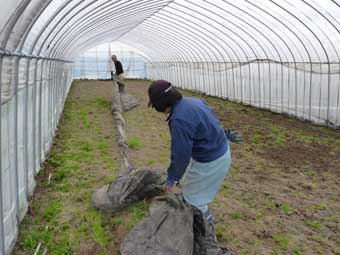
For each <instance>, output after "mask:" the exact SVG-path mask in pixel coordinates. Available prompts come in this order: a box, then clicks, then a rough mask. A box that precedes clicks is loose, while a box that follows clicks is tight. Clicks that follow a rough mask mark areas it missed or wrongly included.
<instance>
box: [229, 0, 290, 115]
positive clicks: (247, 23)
mask: <svg viewBox="0 0 340 255" xmlns="http://www.w3.org/2000/svg"><path fill="white" fill-rule="evenodd" d="M223 2H224V3H226V4H228V5H230V6H232V7H234V8H236V9H237V10H239V11H241V12H243V13H245V14H246V15H247V16H250V17H252V18H253V19H255V20H257V21H258V22H260V24H262V25H264V26H265V27H267V29H269V31H271V32H272V33H273V34H274V35H276V36H278V38H279V39H280V40H281V41H282V42H284V40H282V38H281V37H280V36H279V35H278V34H277V33H276V32H273V30H272V29H270V28H269V27H268V26H267V25H266V24H265V23H264V22H261V21H260V20H259V19H257V18H255V17H254V16H253V15H251V14H250V13H249V12H247V11H244V10H242V9H241V8H239V7H238V6H236V5H234V4H231V3H229V2H226V1H223ZM223 11H224V12H227V13H228V14H229V15H232V16H233V17H235V18H236V19H238V20H241V21H242V22H244V23H246V25H248V26H250V27H251V28H252V29H254V30H255V31H256V32H258V33H260V34H261V35H262V36H263V37H264V38H265V39H266V40H267V41H268V42H269V44H271V46H272V47H273V49H274V50H275V51H276V53H277V54H278V57H279V59H280V62H282V57H281V54H280V52H279V51H278V49H277V48H276V47H275V45H274V44H273V43H272V41H271V40H270V39H269V38H268V37H267V36H266V35H265V34H263V33H262V32H261V31H259V30H258V29H257V28H256V27H255V26H253V25H252V24H251V23H249V22H247V21H246V20H245V19H244V18H241V17H239V16H237V15H235V14H233V13H232V12H230V11H227V10H224V9H223ZM284 44H285V43H284ZM287 48H288V50H289V52H290V54H291V56H292V57H293V60H294V64H295V66H296V60H295V57H294V54H293V53H292V52H291V50H290V49H289V47H287ZM283 55H284V57H285V58H286V59H287V60H288V59H289V58H288V57H287V56H286V54H285V53H284V54H283ZM267 59H268V60H269V58H268V56H267ZM268 64H269V80H270V79H271V78H270V62H269V63H268ZM259 65H260V64H259ZM259 65H258V68H260V67H259ZM259 72H260V71H259ZM288 74H289V73H288ZM258 75H259V78H260V74H258ZM295 77H296V73H295ZM295 80H296V79H295ZM288 82H289V76H288ZM259 84H260V81H259ZM259 86H260V85H259ZM288 86H289V83H288ZM281 87H282V90H283V67H281ZM260 92H261V90H259V93H260ZM282 94H283V93H282ZM269 98H270V99H269V100H270V101H269V109H271V104H272V102H271V84H270V83H269ZM259 101H260V102H259V105H260V107H261V94H259ZM281 101H283V99H282V100H281ZM282 107H283V104H281V108H282ZM281 111H282V110H281Z"/></svg>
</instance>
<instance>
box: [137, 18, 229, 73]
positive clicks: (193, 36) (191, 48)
mask: <svg viewBox="0 0 340 255" xmlns="http://www.w3.org/2000/svg"><path fill="white" fill-rule="evenodd" d="M164 17H168V16H167V15H164V14H162V17H159V19H163V20H167V21H169V22H170V20H168V19H165V18H164ZM181 18H182V17H181ZM153 19H156V20H158V17H153ZM182 19H183V18H182ZM174 20H176V22H178V23H179V24H177V23H176V24H175V23H173V24H172V25H176V27H175V28H173V27H171V26H170V25H169V24H168V23H167V24H164V23H163V24H162V27H163V26H166V27H167V28H168V29H169V31H170V30H172V29H175V30H176V32H178V30H179V31H181V32H182V34H184V35H185V34H186V33H189V32H190V33H192V34H191V38H193V39H195V40H197V41H199V42H201V44H203V45H205V46H206V47H207V48H209V45H208V44H207V43H206V42H205V41H204V40H202V38H201V36H200V35H198V34H197V33H196V32H195V31H186V30H185V28H184V27H182V26H181V25H180V24H183V23H182V21H181V20H179V18H178V17H176V18H174ZM142 26H148V27H149V29H150V28H151V29H152V26H155V25H149V24H146V23H144V24H142V25H141V27H142ZM162 27H160V25H157V28H158V30H157V33H160V31H159V29H162ZM139 29H141V28H139ZM168 34H170V35H172V33H168ZM176 35H178V33H176ZM204 35H206V34H204ZM206 36H207V37H208V35H206ZM184 39H185V37H183V36H181V37H177V38H175V40H181V41H182V40H184ZM185 43H186V44H189V45H190V46H191V45H192V44H190V42H188V41H185ZM199 48H201V47H198V49H199ZM214 48H215V50H216V51H217V52H218V53H219V54H220V56H223V55H222V54H221V52H220V51H219V50H218V48H216V47H214ZM189 49H190V50H195V47H188V48H187V49H186V50H189ZM201 49H202V50H203V52H205V54H207V56H208V58H210V61H211V62H213V61H212V56H210V54H209V51H207V50H206V48H204V47H203V48H201ZM211 52H212V53H213V55H214V56H215V58H216V59H218V57H217V55H216V54H215V53H214V52H213V51H211ZM227 54H228V53H227ZM197 56H198V58H193V59H199V60H200V62H202V63H203V62H204V61H202V58H201V54H200V53H199V52H197ZM188 60H189V59H188ZM188 60H187V61H188ZM203 77H204V76H203Z"/></svg>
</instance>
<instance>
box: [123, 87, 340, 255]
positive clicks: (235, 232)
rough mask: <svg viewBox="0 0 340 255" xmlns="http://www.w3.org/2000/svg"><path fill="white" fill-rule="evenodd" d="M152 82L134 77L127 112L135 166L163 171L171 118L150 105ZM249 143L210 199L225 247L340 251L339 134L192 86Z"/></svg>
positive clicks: (236, 153)
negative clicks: (133, 103) (135, 145)
mask: <svg viewBox="0 0 340 255" xmlns="http://www.w3.org/2000/svg"><path fill="white" fill-rule="evenodd" d="M149 83H150V82H145V81H129V82H128V91H129V92H130V93H132V94H133V95H135V96H136V97H137V98H138V99H139V100H140V102H141V105H140V106H139V107H138V108H136V109H135V110H133V111H131V112H128V113H126V114H125V117H126V119H127V122H128V125H129V133H128V135H129V137H132V136H137V137H138V138H139V139H140V140H141V141H142V144H143V147H142V148H140V149H137V150H132V152H131V158H132V161H133V162H134V164H135V165H136V166H140V167H143V166H144V167H145V166H150V167H153V168H155V169H159V170H162V171H165V170H166V168H167V166H168V162H169V149H170V148H169V146H170V140H169V131H168V127H167V123H166V121H165V119H166V116H165V115H163V114H160V113H156V112H155V111H154V109H150V108H147V107H146V105H147V102H148V97H147V86H148V84H149ZM183 93H184V95H186V96H196V97H201V98H203V99H204V100H206V101H207V102H208V104H209V105H210V106H211V107H212V108H213V109H214V111H215V113H216V115H217V117H218V118H219V119H220V120H221V123H222V125H223V127H225V128H231V129H234V130H237V131H239V132H240V133H241V134H242V136H243V137H244V139H245V141H244V143H243V144H242V145H234V144H232V145H231V151H232V161H233V163H232V167H231V169H230V171H229V173H228V176H227V178H226V180H225V181H224V183H223V185H222V187H221V189H220V191H219V194H218V196H217V197H216V199H215V201H214V202H213V203H212V204H211V208H212V212H213V215H214V216H215V222H216V232H217V236H218V238H219V240H220V243H221V245H224V246H228V247H230V248H232V250H234V251H235V252H236V253H238V254H340V204H339V202H338V199H339V197H340V133H339V132H337V131H335V130H331V129H328V128H326V127H318V126H315V125H311V124H308V123H304V122H301V121H299V120H296V119H293V118H289V117H285V116H282V115H279V114H275V113H271V112H269V111H263V110H259V109H255V108H252V107H248V106H243V105H240V104H236V103H232V102H227V101H225V100H221V99H218V98H213V97H207V96H203V95H199V94H195V93H192V92H188V91H183Z"/></svg>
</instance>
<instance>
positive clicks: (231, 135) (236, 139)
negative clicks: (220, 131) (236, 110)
mask: <svg viewBox="0 0 340 255" xmlns="http://www.w3.org/2000/svg"><path fill="white" fill-rule="evenodd" d="M224 133H225V135H226V137H227V138H228V140H229V141H230V142H232V143H237V144H241V143H242V142H243V138H242V136H241V135H240V134H239V133H238V132H237V131H231V129H227V130H224Z"/></svg>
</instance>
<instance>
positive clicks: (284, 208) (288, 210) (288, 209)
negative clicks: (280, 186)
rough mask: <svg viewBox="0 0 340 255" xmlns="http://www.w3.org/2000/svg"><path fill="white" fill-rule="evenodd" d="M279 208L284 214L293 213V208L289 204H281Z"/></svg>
mask: <svg viewBox="0 0 340 255" xmlns="http://www.w3.org/2000/svg"><path fill="white" fill-rule="evenodd" d="M281 210H282V212H283V213H284V214H286V215H292V214H293V213H294V209H293V208H292V207H291V206H290V205H289V204H282V205H281Z"/></svg>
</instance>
